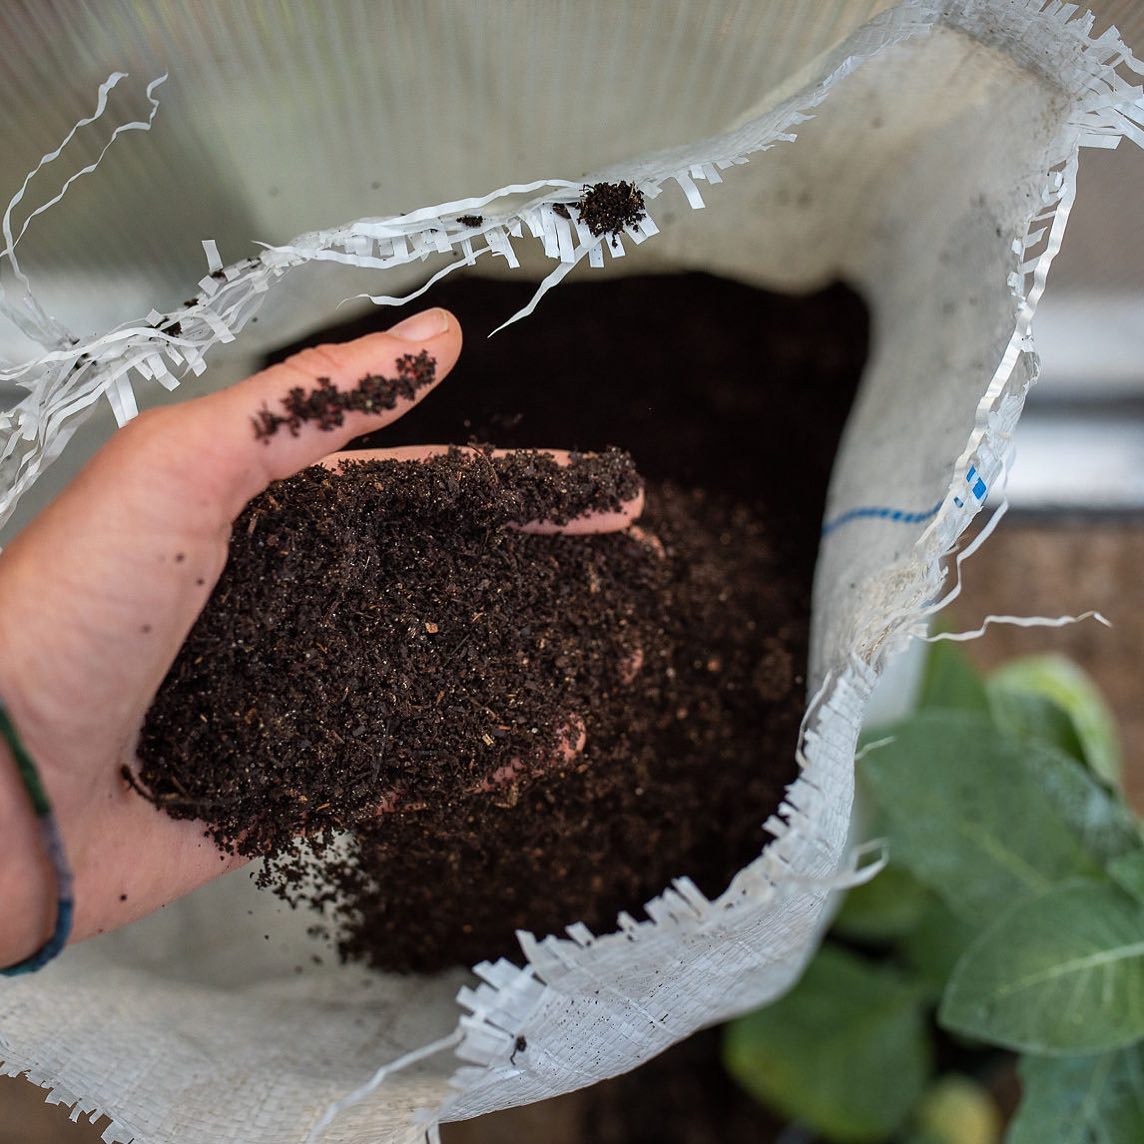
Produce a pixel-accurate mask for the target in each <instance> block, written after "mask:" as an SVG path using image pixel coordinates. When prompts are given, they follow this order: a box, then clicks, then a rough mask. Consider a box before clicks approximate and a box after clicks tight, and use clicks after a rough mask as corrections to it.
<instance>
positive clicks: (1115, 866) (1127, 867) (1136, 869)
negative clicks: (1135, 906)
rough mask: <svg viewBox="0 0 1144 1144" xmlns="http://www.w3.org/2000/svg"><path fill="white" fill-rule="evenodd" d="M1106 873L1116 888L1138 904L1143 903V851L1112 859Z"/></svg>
mask: <svg viewBox="0 0 1144 1144" xmlns="http://www.w3.org/2000/svg"><path fill="white" fill-rule="evenodd" d="M1108 873H1109V874H1110V875H1111V877H1112V880H1113V881H1114V882H1115V883H1116V884H1117V885H1118V886H1120V887H1121V888H1122V889H1124V890H1127V891H1128V892H1129V893H1130V894H1131V895H1132V896H1133V897H1134V898H1135V899H1136V900H1137V901H1138V902H1144V850H1136V851H1134V852H1133V853H1131V854H1122V855H1121V856H1120V857H1119V858H1114V859H1113V860H1112V861H1111V862H1109V864H1108Z"/></svg>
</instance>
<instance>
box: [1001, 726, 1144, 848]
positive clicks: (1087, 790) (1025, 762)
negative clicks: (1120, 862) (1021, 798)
mask: <svg viewBox="0 0 1144 1144" xmlns="http://www.w3.org/2000/svg"><path fill="white" fill-rule="evenodd" d="M1020 759H1021V765H1022V766H1023V767H1024V768H1025V769H1026V770H1027V771H1028V772H1029V774H1030V775H1031V776H1032V778H1033V780H1034V781H1035V782H1036V783H1037V785H1038V786H1039V787H1040V788H1041V790H1042V791H1043V792H1044V794H1045V796H1046V798H1048V800H1049V802H1051V803H1052V805H1053V808H1054V809H1055V810H1056V812H1057V813H1058V814H1059V815H1060V816H1061V818H1062V819H1063V820H1064V821H1065V822H1066V823H1067V824H1068V826H1069V827H1070V828H1071V829H1072V831H1073V833H1074V834H1075V835H1076V837H1077V840H1078V841H1079V842H1080V844H1081V845H1082V846H1083V847H1084V848H1085V850H1087V851H1088V853H1089V854H1091V855H1092V857H1093V858H1094V859H1096V861H1097V862H1099V863H1100V864H1101V865H1104V864H1106V863H1107V862H1109V861H1110V860H1111V859H1113V858H1115V857H1117V856H1118V855H1120V854H1127V853H1130V852H1132V851H1135V850H1139V849H1140V834H1139V832H1138V829H1137V825H1136V817H1135V815H1134V814H1133V813H1132V811H1131V810H1129V809H1128V807H1127V806H1126V805H1125V804H1124V801H1123V800H1122V799H1121V797H1120V796H1119V794H1117V793H1116V792H1115V791H1112V790H1110V789H1109V788H1108V787H1107V786H1105V785H1104V783H1103V782H1102V781H1101V780H1100V779H1099V778H1097V776H1096V775H1094V774H1093V772H1092V771H1090V770H1088V769H1087V768H1086V767H1085V766H1084V765H1083V764H1082V763H1079V762H1077V761H1076V759H1074V758H1070V757H1069V756H1068V755H1066V754H1063V753H1062V752H1061V751H1059V750H1058V749H1057V748H1055V747H1050V746H1048V745H1047V744H1045V743H1037V742H1032V741H1029V742H1027V743H1026V744H1025V747H1024V749H1023V750H1022V751H1021V753H1020Z"/></svg>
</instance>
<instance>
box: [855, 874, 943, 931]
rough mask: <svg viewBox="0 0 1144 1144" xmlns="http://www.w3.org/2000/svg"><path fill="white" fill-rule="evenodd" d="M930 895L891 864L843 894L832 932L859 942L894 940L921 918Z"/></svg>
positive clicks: (911, 876)
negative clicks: (844, 896) (840, 907)
mask: <svg viewBox="0 0 1144 1144" xmlns="http://www.w3.org/2000/svg"><path fill="white" fill-rule="evenodd" d="M932 901H933V895H932V894H931V893H930V891H929V890H927V889H926V888H925V886H923V885H922V884H921V883H920V882H919V881H918V880H917V879H916V878H914V877H913V875H911V874H910V873H909V872H908V871H906V870H903V869H902V868H901V867H900V866H895V865H893V864H891V865H889V866H887V867H886V868H885V869H884V870H883V871H882V872H881V873H880V874H877V875H875V876H874V877H873V878H871V879H870V881H869V882H866V883H865V884H864V885H862V886H857V887H855V888H854V889H853V890H851V891H850V892H849V893H848V894H847V895H846V900H845V901H844V902H843V903H842V909H841V910H839V911H838V916H837V917H836V918H835V919H834V932H835V933H838V934H841V935H842V936H843V937H845V938H850V939H851V940H853V941H860V942H893V941H897V940H898V939H899V938H902V937H905V935H906V934H908V933H910V932H911V931H912V930H913V929H914V928H916V927H917V925H918V924H919V923H920V922H921V920H922V917H923V916H924V914H925V912H926V909H927V908H928V906H929V904H930V903H931V902H932Z"/></svg>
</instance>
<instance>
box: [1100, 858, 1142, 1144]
mask: <svg viewBox="0 0 1144 1144" xmlns="http://www.w3.org/2000/svg"><path fill="white" fill-rule="evenodd" d="M1108 873H1109V875H1110V876H1111V878H1112V880H1113V881H1114V882H1115V883H1116V884H1117V885H1118V886H1119V887H1120V888H1121V889H1122V890H1127V891H1128V893H1130V894H1131V895H1132V896H1133V897H1134V898H1135V899H1136V900H1137V901H1138V902H1144V850H1136V851H1133V853H1131V854H1122V855H1121V856H1120V857H1119V858H1114V859H1113V860H1112V861H1111V862H1109V864H1108ZM1141 1139H1144V1137H1142V1138H1141Z"/></svg>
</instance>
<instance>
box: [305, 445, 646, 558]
mask: <svg viewBox="0 0 1144 1144" xmlns="http://www.w3.org/2000/svg"><path fill="white" fill-rule="evenodd" d="M450 449H458V450H460V451H461V452H462V453H468V454H470V455H472V456H478V455H479V456H493V457H509V456H512V455H513V454H514V453H525V452H527V453H542V454H543V455H544V456H546V457H551V458H552V459H553V460H554V461H555V462H556V463H557V464H558V465H565V466H566V465H569V464H571V463H572V458H573V456H581V457H585V456H591V454H589V453H579V454H574V453H572V452H571V451H570V450H568V449H493V450H492V452H491V454H489V453H486V452H484V451H483V450H480V449H476V448H473V447H472V446H471V445H395V446H393V447H392V448H389V449H359V450H350V451H346V452H339V453H330V454H328V455H327V456H325V457H323V458H322V459H321V462H320V464H322V465H324V466H325V467H326V468H328V469H333V470H334V471H337V470H338V469H340V468H341V464H342V462H343V461H353V462H363V461H427V460H429V458H431V457H439V456H442V455H443V454H445V453H448V452H449V450H450ZM643 510H644V491H643V489H642V488H641V489H640V490H639V491H638V492H637V493H636V495H635V496H633V497H631V498H629V499H628V500H625V501H624V502H623V503H622V504H621V505H620V507H619V508H618V509H616V510H614V511H610V510H596V509H593V510H591V511H589V512H584V513H581V514H580V515H579V516H577V517H575V518H573V519H572V520H570V521H568V522H567V523H566V524H556V523H555V522H554V521H550V520H531V521H528V522H527V523H526V524H520V525H514V526H513V527H516V528H519V529H520V530H521V531H522V532H530V533H535V534H537V535H540V536H553V535H556V534H558V533H560V534H565V535H570V536H583V535H588V534H595V533H601V532H622V531H623V530H624V529H626V528H630V527H631V526H632V524H633V523H634V522H635V521H636V520H638V519H639V517H640V516H641V515H642V514H643Z"/></svg>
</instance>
